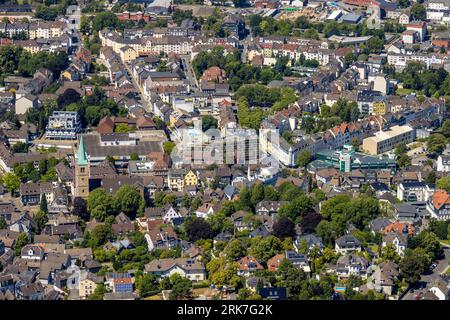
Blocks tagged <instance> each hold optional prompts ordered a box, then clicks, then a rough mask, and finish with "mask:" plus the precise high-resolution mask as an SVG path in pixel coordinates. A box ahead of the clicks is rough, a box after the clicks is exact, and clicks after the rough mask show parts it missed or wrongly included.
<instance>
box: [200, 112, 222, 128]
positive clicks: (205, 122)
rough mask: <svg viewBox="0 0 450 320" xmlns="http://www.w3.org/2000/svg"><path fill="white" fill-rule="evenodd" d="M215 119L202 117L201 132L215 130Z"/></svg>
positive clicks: (207, 116) (208, 116)
mask: <svg viewBox="0 0 450 320" xmlns="http://www.w3.org/2000/svg"><path fill="white" fill-rule="evenodd" d="M217 123H218V122H217V119H216V118H214V117H213V116H210V115H206V116H203V117H202V131H203V132H206V131H208V129H217Z"/></svg>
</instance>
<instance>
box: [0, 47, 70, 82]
mask: <svg viewBox="0 0 450 320" xmlns="http://www.w3.org/2000/svg"><path fill="white" fill-rule="evenodd" d="M68 65H69V59H68V56H67V54H66V53H64V52H57V53H56V52H46V51H40V52H37V53H34V54H31V53H29V52H28V51H25V50H24V49H23V48H21V47H16V46H12V45H6V46H2V47H1V48H0V77H1V79H2V80H3V79H4V77H5V76H7V75H20V76H23V77H30V76H32V75H33V74H34V73H35V72H36V70H38V69H39V68H47V69H49V70H50V71H52V72H53V74H54V77H55V79H56V78H58V77H59V74H60V72H61V71H62V70H65V69H66V68H67V66H68Z"/></svg>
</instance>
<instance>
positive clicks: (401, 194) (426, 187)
mask: <svg viewBox="0 0 450 320" xmlns="http://www.w3.org/2000/svg"><path fill="white" fill-rule="evenodd" d="M433 193H434V185H432V184H428V183H425V182H402V183H399V184H398V185H397V198H398V199H399V200H401V201H407V202H414V201H428V199H429V198H430V197H431V196H432V195H433Z"/></svg>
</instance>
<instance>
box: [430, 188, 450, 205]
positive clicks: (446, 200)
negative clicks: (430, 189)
mask: <svg viewBox="0 0 450 320" xmlns="http://www.w3.org/2000/svg"><path fill="white" fill-rule="evenodd" d="M446 204H450V194H449V193H448V192H447V191H445V190H443V189H439V190H437V191H436V193H435V194H434V195H433V205H434V207H435V208H436V209H438V210H439V209H441V208H442V206H444V205H446Z"/></svg>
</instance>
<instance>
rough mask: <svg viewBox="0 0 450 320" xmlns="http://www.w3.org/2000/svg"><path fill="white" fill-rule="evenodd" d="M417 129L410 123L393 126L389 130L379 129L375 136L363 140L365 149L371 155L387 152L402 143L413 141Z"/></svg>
mask: <svg viewBox="0 0 450 320" xmlns="http://www.w3.org/2000/svg"><path fill="white" fill-rule="evenodd" d="M414 138H415V130H414V129H413V128H411V127H410V126H408V125H405V126H393V127H391V128H390V129H389V130H387V131H378V132H376V133H375V136H373V137H369V138H366V139H364V140H363V150H364V151H365V152H367V153H368V154H371V155H377V154H381V153H385V152H387V151H390V150H392V149H394V148H395V147H396V146H397V145H399V144H401V143H410V142H413V141H414Z"/></svg>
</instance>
